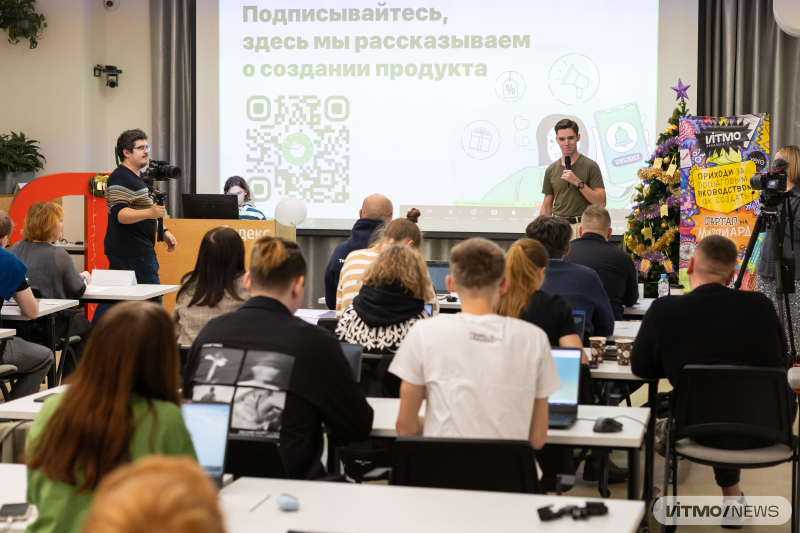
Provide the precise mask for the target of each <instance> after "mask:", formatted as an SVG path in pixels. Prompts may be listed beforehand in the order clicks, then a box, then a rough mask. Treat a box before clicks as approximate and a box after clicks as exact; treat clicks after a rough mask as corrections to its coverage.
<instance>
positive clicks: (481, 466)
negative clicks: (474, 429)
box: [390, 437, 541, 494]
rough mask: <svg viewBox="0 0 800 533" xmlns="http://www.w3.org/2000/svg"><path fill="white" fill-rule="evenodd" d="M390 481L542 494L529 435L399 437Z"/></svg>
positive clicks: (428, 485)
mask: <svg viewBox="0 0 800 533" xmlns="http://www.w3.org/2000/svg"><path fill="white" fill-rule="evenodd" d="M390 484H391V485H403V486H409V487H429V488H439V489H465V490H489V491H496V492H521V493H525V494H541V488H540V487H539V477H538V476H537V474H536V462H535V460H534V453H533V446H531V443H530V442H529V441H527V440H490V439H432V438H424V437H400V438H398V439H397V441H395V443H394V455H393V459H392V470H391V477H390Z"/></svg>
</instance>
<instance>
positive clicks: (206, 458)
mask: <svg viewBox="0 0 800 533" xmlns="http://www.w3.org/2000/svg"><path fill="white" fill-rule="evenodd" d="M181 411H182V412H183V421H184V423H186V429H188V430H189V435H191V437H192V444H194V451H195V453H196V454H197V461H198V462H199V463H200V466H202V467H203V470H204V471H205V473H206V474H207V475H209V476H211V477H215V478H221V477H222V472H223V469H224V467H225V447H226V446H227V444H228V426H229V421H230V418H231V406H230V404H228V403H197V402H195V403H184V404H183V405H182V406H181Z"/></svg>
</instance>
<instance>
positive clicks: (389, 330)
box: [336, 244, 436, 353]
mask: <svg viewBox="0 0 800 533" xmlns="http://www.w3.org/2000/svg"><path fill="white" fill-rule="evenodd" d="M361 284H362V285H361V290H360V291H359V293H358V295H356V297H355V298H354V299H353V303H351V304H350V305H348V306H347V307H346V308H345V309H344V311H343V312H342V317H341V319H340V320H339V324H338V325H337V327H336V335H337V336H338V337H339V340H340V341H344V342H349V343H351V344H360V345H361V346H363V347H364V350H365V351H367V352H370V353H395V352H396V351H397V349H398V348H399V347H400V343H401V342H402V341H403V339H404V338H405V336H406V334H407V333H408V330H409V328H410V327H411V326H412V325H413V324H414V323H415V322H417V321H418V320H422V319H424V318H427V317H429V316H430V314H429V313H428V312H427V311H426V310H425V302H427V301H430V300H432V299H433V298H435V297H436V296H435V294H434V292H433V288H432V287H431V282H430V278H429V276H428V270H427V268H426V267H425V263H424V262H423V261H422V257H420V254H418V253H416V252H413V251H412V250H411V249H410V248H409V247H408V246H403V245H402V244H390V245H387V246H384V247H383V248H382V249H381V251H380V253H379V254H378V257H377V258H376V259H375V262H373V263H372V264H371V265H369V266H368V267H367V269H366V270H365V271H364V275H363V276H362V277H361Z"/></svg>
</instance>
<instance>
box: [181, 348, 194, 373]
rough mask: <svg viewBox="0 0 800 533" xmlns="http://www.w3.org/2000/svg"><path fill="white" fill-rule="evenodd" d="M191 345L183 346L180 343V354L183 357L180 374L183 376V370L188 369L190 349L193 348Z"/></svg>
mask: <svg viewBox="0 0 800 533" xmlns="http://www.w3.org/2000/svg"><path fill="white" fill-rule="evenodd" d="M191 349H192V347H191V346H181V345H180V344H178V355H179V356H180V358H181V363H180V364H181V367H180V374H181V377H183V371H184V370H185V369H186V361H188V360H189V350H191Z"/></svg>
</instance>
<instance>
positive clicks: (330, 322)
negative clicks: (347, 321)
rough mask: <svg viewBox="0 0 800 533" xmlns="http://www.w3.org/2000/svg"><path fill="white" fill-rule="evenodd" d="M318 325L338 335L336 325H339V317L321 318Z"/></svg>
mask: <svg viewBox="0 0 800 533" xmlns="http://www.w3.org/2000/svg"><path fill="white" fill-rule="evenodd" d="M317 325H318V326H319V327H321V328H323V329H327V330H328V331H330V332H331V333H332V334H333V335H334V336H335V335H336V326H338V325H339V319H338V318H320V319H319V320H318V321H317Z"/></svg>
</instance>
